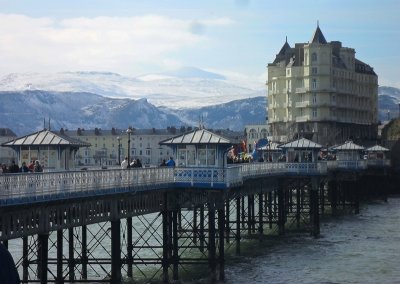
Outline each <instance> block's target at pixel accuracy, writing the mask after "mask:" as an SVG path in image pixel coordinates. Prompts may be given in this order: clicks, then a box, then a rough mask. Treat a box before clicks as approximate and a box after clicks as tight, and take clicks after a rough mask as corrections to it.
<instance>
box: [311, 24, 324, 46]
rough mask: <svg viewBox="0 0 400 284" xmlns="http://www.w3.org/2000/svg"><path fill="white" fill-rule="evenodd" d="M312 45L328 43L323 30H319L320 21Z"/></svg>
mask: <svg viewBox="0 0 400 284" xmlns="http://www.w3.org/2000/svg"><path fill="white" fill-rule="evenodd" d="M311 43H322V44H326V43H327V41H326V39H325V37H324V34H323V33H322V31H321V29H320V28H319V21H317V29H316V30H315V32H314V34H313V36H312V38H311Z"/></svg>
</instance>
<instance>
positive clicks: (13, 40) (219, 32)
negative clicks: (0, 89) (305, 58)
mask: <svg viewBox="0 0 400 284" xmlns="http://www.w3.org/2000/svg"><path fill="white" fill-rule="evenodd" d="M399 11H400V1H398V0H380V1H376V0H352V1H348V0H329V1H328V0H314V1H311V0H302V1H298V0H288V1H284V2H282V1H270V0H202V1H186V0H171V1H168V0H142V1H139V0H113V1H111V0H57V1H54V0H12V1H9V0H0V76H4V75H6V74H9V73H27V72H38V73H54V72H63V71H102V72H115V73H119V74H121V75H126V76H139V75H143V74H149V73H159V72H163V71H168V70H174V69H177V68H179V67H183V66H192V67H197V68H201V69H204V70H208V71H213V72H218V73H221V74H224V75H232V76H238V78H239V77H242V78H247V79H249V80H255V81H259V82H265V81H266V79H267V75H266V74H267V73H266V71H267V64H268V63H271V62H272V61H273V60H274V58H275V55H276V54H277V53H278V52H279V50H280V48H281V47H282V45H283V44H284V42H285V37H286V36H287V38H288V43H289V44H290V45H291V46H294V44H295V43H300V42H308V41H309V40H310V39H311V36H312V35H313V32H314V30H315V29H316V27H317V22H319V26H320V28H321V30H322V32H323V33H324V35H325V38H326V39H327V41H334V40H338V41H341V42H342V44H343V46H345V47H351V48H354V49H355V50H356V57H357V58H358V59H360V60H361V61H364V62H365V63H367V64H369V65H371V66H372V67H373V68H374V70H375V72H376V73H377V74H378V76H379V84H380V85H385V86H393V87H398V88H400V77H399V76H398V75H399V71H398V66H400V54H399V51H400V21H399Z"/></svg>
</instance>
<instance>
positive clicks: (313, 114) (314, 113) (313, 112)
mask: <svg viewBox="0 0 400 284" xmlns="http://www.w3.org/2000/svg"><path fill="white" fill-rule="evenodd" d="M317 114H318V113H317V109H316V108H313V110H312V117H314V118H315V117H317Z"/></svg>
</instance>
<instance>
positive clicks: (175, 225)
mask: <svg viewBox="0 0 400 284" xmlns="http://www.w3.org/2000/svg"><path fill="white" fill-rule="evenodd" d="M178 245H179V244H178V210H174V211H173V212H172V279H173V280H178V279H179V275H178V265H179V255H178V253H179V247H178Z"/></svg>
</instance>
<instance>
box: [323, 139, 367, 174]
mask: <svg viewBox="0 0 400 284" xmlns="http://www.w3.org/2000/svg"><path fill="white" fill-rule="evenodd" d="M364 149H365V148H364V147H363V146H360V145H357V144H355V143H354V142H353V141H352V140H348V141H346V142H345V143H343V144H341V145H338V146H334V147H331V148H330V150H331V151H334V152H335V155H336V161H332V162H329V163H330V164H334V165H333V166H334V167H335V168H338V169H347V170H361V169H365V168H366V167H367V163H366V161H365V160H363V158H362V156H363V151H364ZM328 167H332V165H329V164H328Z"/></svg>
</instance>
